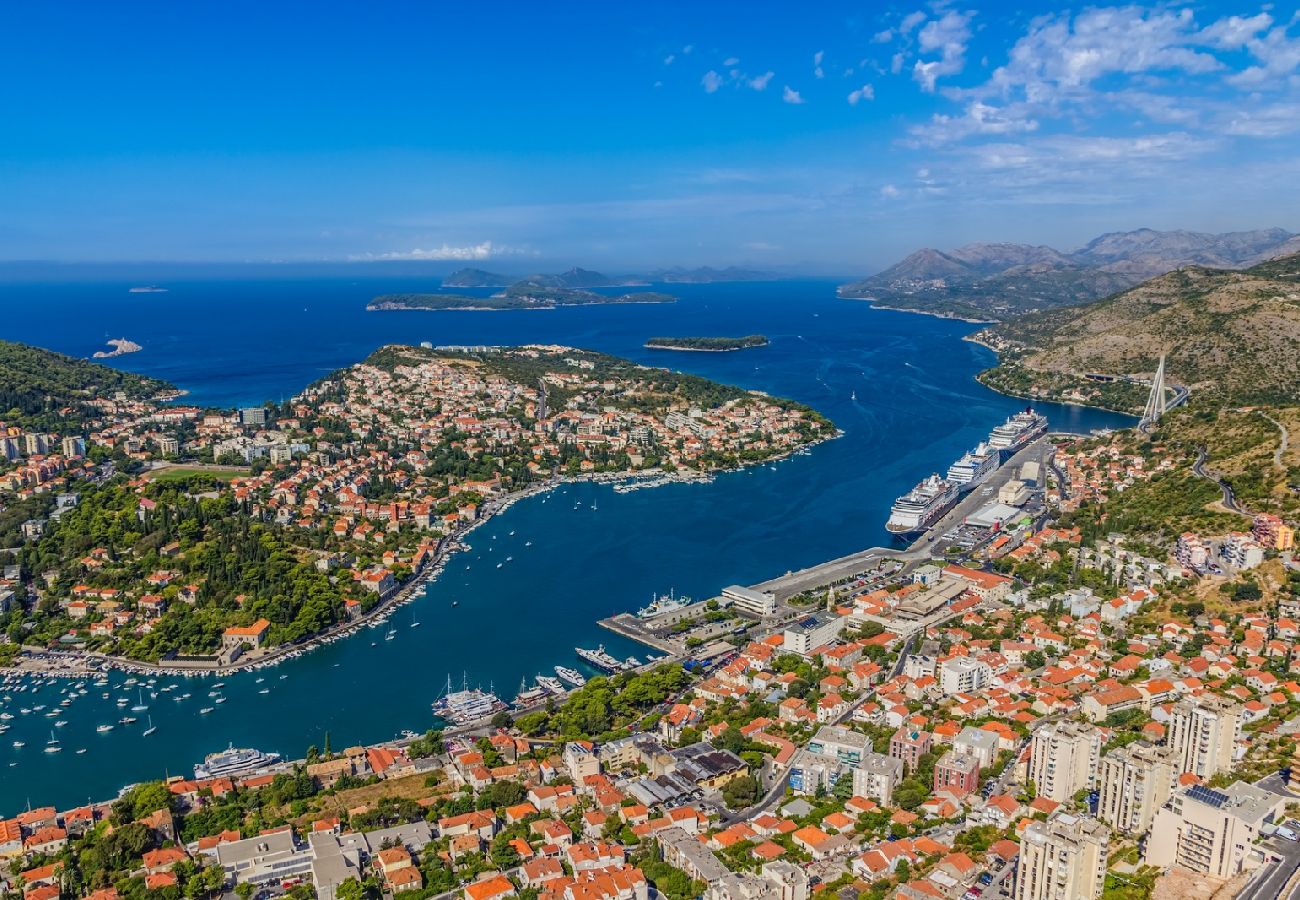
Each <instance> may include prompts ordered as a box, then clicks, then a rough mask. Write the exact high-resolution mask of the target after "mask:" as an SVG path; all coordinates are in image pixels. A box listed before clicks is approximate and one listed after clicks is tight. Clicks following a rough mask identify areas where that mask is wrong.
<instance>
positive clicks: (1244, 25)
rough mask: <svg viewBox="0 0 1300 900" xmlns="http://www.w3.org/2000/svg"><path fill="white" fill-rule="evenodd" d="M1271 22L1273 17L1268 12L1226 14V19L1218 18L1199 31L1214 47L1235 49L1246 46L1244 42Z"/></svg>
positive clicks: (1252, 37)
mask: <svg viewBox="0 0 1300 900" xmlns="http://www.w3.org/2000/svg"><path fill="white" fill-rule="evenodd" d="M1272 24H1273V17H1272V16H1270V15H1269V14H1268V13H1260V14H1259V15H1257V16H1250V17H1248V18H1243V17H1241V16H1228V17H1227V18H1226V19H1220V20H1219V21H1217V22H1215V23H1214V24H1212V25H1210V26H1209V27H1208V28H1205V29H1203V30H1202V31H1201V35H1200V36H1201V38H1202V39H1203V40H1204V41H1206V42H1207V43H1209V44H1210V45H1211V46H1214V47H1222V48H1224V49H1225V50H1236V49H1238V48H1240V47H1244V46H1246V43H1247V42H1248V41H1250V40H1252V39H1254V37H1255V35H1257V34H1259V33H1260V32H1261V31H1263V30H1264V29H1266V28H1268V26H1270V25H1272Z"/></svg>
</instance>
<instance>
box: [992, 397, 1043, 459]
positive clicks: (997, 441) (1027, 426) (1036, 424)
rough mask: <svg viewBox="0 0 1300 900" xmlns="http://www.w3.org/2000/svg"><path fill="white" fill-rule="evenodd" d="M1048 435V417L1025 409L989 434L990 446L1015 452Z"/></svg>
mask: <svg viewBox="0 0 1300 900" xmlns="http://www.w3.org/2000/svg"><path fill="white" fill-rule="evenodd" d="M1046 433H1047V417H1046V416H1044V415H1043V414H1042V413H1037V412H1034V408H1033V407H1032V406H1027V407H1025V409H1024V411H1023V412H1018V413H1016V414H1015V415H1014V416H1012V417H1011V418H1009V419H1007V420H1006V421H1005V422H1003V423H1002V424H1001V425H999V426H998V427H997V428H994V429H993V430H992V431H990V432H989V446H990V447H992V448H993V449H994V450H1008V451H1011V452H1015V451H1016V450H1019V449H1020V448H1021V447H1022V446H1024V445H1025V444H1027V443H1029V442H1030V441H1032V440H1033V439H1034V438H1036V437H1040V436H1041V435H1043V434H1046Z"/></svg>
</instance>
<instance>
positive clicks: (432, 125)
mask: <svg viewBox="0 0 1300 900" xmlns="http://www.w3.org/2000/svg"><path fill="white" fill-rule="evenodd" d="M0 79H2V82H0V83H3V85H4V88H3V91H2V92H0V104H2V106H0V259H11V260H12V259H47V260H65V261H78V260H86V261H113V260H204V261H213V260H218V261H219V260H231V261H245V260H257V261H266V260H273V261H274V260H293V261H300V260H349V259H357V260H369V259H387V258H394V259H431V260H435V261H440V262H447V263H461V262H473V263H475V264H478V265H487V264H488V263H491V264H492V265H493V266H495V267H498V268H503V269H508V270H513V271H520V270H531V269H535V268H539V267H542V266H545V265H550V264H555V265H568V264H573V263H580V264H584V265H590V266H605V267H610V268H624V269H634V268H638V267H651V266H659V265H678V264H683V265H694V264H714V265H726V264H748V265H755V266H769V267H777V266H779V267H792V268H802V269H806V270H809V271H826V272H833V273H851V272H858V271H870V270H872V269H874V268H878V267H880V266H883V265H885V264H888V263H889V262H891V261H893V259H895V258H896V257H898V256H900V255H902V254H903V253H906V252H908V251H910V250H911V249H914V248H915V247H917V246H920V245H930V246H937V247H951V246H955V245H958V244H961V243H964V242H968V241H972V240H1015V241H1029V242H1034V243H1049V244H1052V245H1054V246H1057V247H1059V248H1062V249H1068V248H1071V247H1074V246H1078V245H1080V244H1082V243H1083V242H1085V241H1086V240H1088V239H1089V238H1091V237H1093V236H1095V235H1096V234H1098V233H1101V232H1104V231H1114V230H1125V229H1129V228H1135V227H1141V226H1151V227H1156V228H1187V229H1192V230H1204V231H1224V230H1234V229H1245V228H1254V227H1267V226H1281V227H1284V228H1289V229H1291V230H1300V215H1297V211H1298V210H1300V202H1297V201H1298V200H1300V196H1297V195H1298V194H1300V187H1298V186H1300V153H1297V152H1296V150H1295V146H1296V139H1297V136H1300V14H1298V13H1297V11H1296V7H1295V5H1294V3H1293V4H1291V5H1290V6H1287V5H1285V4H1262V5H1261V4H1258V3H1255V4H1250V3H1234V2H1224V3H1218V2H1204V3H1198V4H1196V5H1187V4H1162V5H1148V6H1112V7H1107V6H1088V7H1084V6H1079V7H1068V6H1062V5H1054V4H1039V5H1033V4H1028V5H1023V6H1022V5H1017V6H1016V7H1015V8H1014V10H1013V9H1011V8H1009V6H1008V5H1007V4H996V5H995V4H988V3H984V4H978V3H969V4H966V3H955V2H936V3H931V4H916V3H901V4H891V5H882V4H875V3H870V4H869V3H861V4H838V3H818V4H785V3H783V4H776V3H764V4H752V3H745V4H740V3H735V4H732V3H708V4H705V3H692V4H664V5H662V6H661V7H657V8H656V6H655V5H654V4H611V3H600V4H578V3H569V4H468V3H465V4H454V3H433V2H407V3H401V2H392V3H383V4H360V3H357V4H344V3H312V4H299V5H295V4H290V3H265V2H258V3H240V2H226V3H220V4H218V3H201V2H196V3H165V4H163V3H160V4H147V3H124V4H108V3H101V2H93V3H92V2H83V3H60V4H53V3H33V4H16V3H15V4H6V5H5V7H4V9H3V11H0ZM489 267H490V266H489Z"/></svg>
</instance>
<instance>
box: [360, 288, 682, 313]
mask: <svg viewBox="0 0 1300 900" xmlns="http://www.w3.org/2000/svg"><path fill="white" fill-rule="evenodd" d="M675 302H677V298H676V297H674V296H673V295H672V294H662V293H659V292H657V291H635V292H632V293H628V294H615V295H609V294H598V293H596V292H595V291H589V290H585V289H579V288H548V287H541V286H538V285H535V284H533V283H531V282H521V283H518V284H514V285H511V286H510V287H509V288H507V289H506V291H505V292H504V293H500V294H493V295H492V296H490V297H470V296H466V295H464V294H436V293H431V294H384V295H383V296H379V297H376V298H375V299H373V300H371V301H370V303H368V304H367V305H366V309H368V310H370V311H372V312H374V311H379V310H398V309H407V310H425V311H437V310H462V311H477V312H483V311H495V310H511V309H557V308H559V307H561V306H597V305H601V304H621V303H675Z"/></svg>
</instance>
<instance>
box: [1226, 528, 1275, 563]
mask: <svg viewBox="0 0 1300 900" xmlns="http://www.w3.org/2000/svg"><path fill="white" fill-rule="evenodd" d="M1219 561H1220V562H1221V563H1223V565H1225V566H1227V567H1229V568H1232V569H1239V570H1245V569H1253V568H1255V567H1256V566H1258V565H1259V564H1260V563H1262V562H1263V561H1264V548H1263V547H1262V546H1260V544H1259V543H1258V542H1257V541H1256V540H1255V539H1254V538H1252V537H1251V536H1250V535H1247V534H1240V533H1233V534H1230V535H1228V536H1227V537H1226V538H1224V539H1223V543H1221V544H1220V545H1219Z"/></svg>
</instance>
